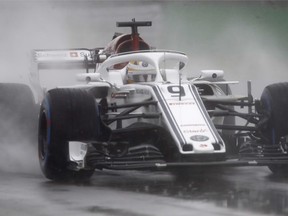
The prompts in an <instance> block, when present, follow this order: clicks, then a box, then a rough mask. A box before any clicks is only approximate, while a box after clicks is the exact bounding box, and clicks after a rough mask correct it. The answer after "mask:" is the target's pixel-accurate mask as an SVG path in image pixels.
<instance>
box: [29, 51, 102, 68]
mask: <svg viewBox="0 0 288 216" xmlns="http://www.w3.org/2000/svg"><path fill="white" fill-rule="evenodd" d="M99 52H100V49H93V50H90V49H68V50H33V51H32V56H33V58H34V62H35V63H36V65H37V67H38V69H45V68H62V67H65V68H67V67H68V68H69V67H73V68H86V69H87V70H89V69H91V68H94V69H95V67H96V63H97V62H98V61H99V59H98V58H97V57H98V56H99Z"/></svg>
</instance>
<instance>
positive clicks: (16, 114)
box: [0, 83, 38, 142]
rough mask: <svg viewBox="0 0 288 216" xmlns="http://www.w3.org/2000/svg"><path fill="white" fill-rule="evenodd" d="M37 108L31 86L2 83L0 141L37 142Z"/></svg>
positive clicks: (0, 87) (0, 84)
mask: <svg viewBox="0 0 288 216" xmlns="http://www.w3.org/2000/svg"><path fill="white" fill-rule="evenodd" d="M37 114H38V113H37V106H36V104H35V101H34V96H33V93H32V91H31V89H30V87H29V86H27V85H24V84H17V83H0V139H1V141H8V142H19V141H21V142H23V140H25V141H29V142H30V141H34V142H35V141H36V137H37V129H36V128H37Z"/></svg>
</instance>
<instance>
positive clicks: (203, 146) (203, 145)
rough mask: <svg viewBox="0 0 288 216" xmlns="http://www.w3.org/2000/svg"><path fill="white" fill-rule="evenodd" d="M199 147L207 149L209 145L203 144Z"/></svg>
mask: <svg viewBox="0 0 288 216" xmlns="http://www.w3.org/2000/svg"><path fill="white" fill-rule="evenodd" d="M199 147H200V148H207V147H208V145H207V144H203V143H202V144H200V145H199Z"/></svg>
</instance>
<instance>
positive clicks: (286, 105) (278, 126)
mask: <svg viewBox="0 0 288 216" xmlns="http://www.w3.org/2000/svg"><path fill="white" fill-rule="evenodd" d="M261 103H262V106H263V108H264V110H265V113H266V114H267V116H268V122H267V125H266V127H265V128H264V129H263V130H262V133H263V134H264V136H265V137H266V138H267V140H268V142H269V143H270V144H272V145H277V144H279V142H280V139H281V137H283V136H287V135H288V83H287V82H283V83H276V84H272V85H269V86H267V87H266V88H265V89H264V90H263V93H262V95H261ZM269 169H270V170H271V171H272V172H273V173H274V174H276V175H281V176H288V165H270V166H269Z"/></svg>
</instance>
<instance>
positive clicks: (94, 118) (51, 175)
mask: <svg viewBox="0 0 288 216" xmlns="http://www.w3.org/2000/svg"><path fill="white" fill-rule="evenodd" d="M108 136H109V130H108V129H106V128H105V127H104V125H103V124H101V120H100V116H99V112H98V109H97V106H96V101H95V100H94V98H93V96H92V95H90V94H89V93H88V92H86V91H84V90H81V89H53V90H50V91H49V92H48V93H47V95H46V97H45V99H44V101H43V103H42V105H41V108H40V115H39V132H38V153H39V161H40V167H41V169H42V172H43V173H44V175H45V176H46V177H47V178H48V179H51V180H87V179H89V178H90V177H91V176H92V174H93V171H94V170H93V169H88V170H80V171H73V170H70V169H68V165H69V162H68V141H89V140H105V139H108V138H107V137H108Z"/></svg>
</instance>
